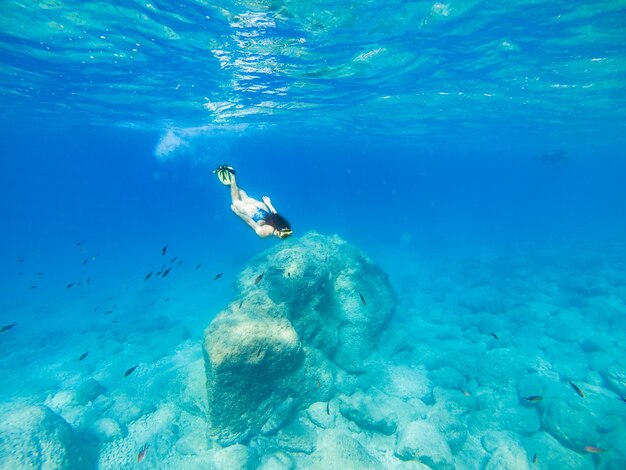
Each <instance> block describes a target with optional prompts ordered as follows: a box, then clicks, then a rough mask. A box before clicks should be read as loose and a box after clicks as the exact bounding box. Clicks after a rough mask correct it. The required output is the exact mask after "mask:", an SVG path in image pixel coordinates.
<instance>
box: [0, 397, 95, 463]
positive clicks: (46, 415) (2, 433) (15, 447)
mask: <svg viewBox="0 0 626 470" xmlns="http://www.w3.org/2000/svg"><path fill="white" fill-rule="evenodd" d="M0 415H1V416H2V417H3V419H2V420H1V421H0V468H7V469H8V468H15V469H17V468H39V469H42V470H46V469H49V470H53V469H58V468H64V469H80V468H85V465H86V463H85V462H84V459H83V457H82V455H81V453H80V445H79V442H78V439H77V437H76V435H75V433H74V430H73V429H72V428H71V427H70V425H69V424H67V422H66V421H65V420H64V419H63V418H61V417H60V416H59V415H57V414H55V413H54V412H53V411H52V410H51V409H50V408H48V407H47V406H23V405H15V406H14V405H10V406H9V405H5V406H4V407H3V409H0Z"/></svg>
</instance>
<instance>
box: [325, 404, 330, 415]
mask: <svg viewBox="0 0 626 470" xmlns="http://www.w3.org/2000/svg"><path fill="white" fill-rule="evenodd" d="M326 414H327V415H329V414H330V402H329V401H327V402H326Z"/></svg>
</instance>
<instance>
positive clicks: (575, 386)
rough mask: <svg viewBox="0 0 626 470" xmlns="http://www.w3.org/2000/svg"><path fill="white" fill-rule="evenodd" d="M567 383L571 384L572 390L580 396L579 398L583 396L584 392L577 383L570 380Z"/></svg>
mask: <svg viewBox="0 0 626 470" xmlns="http://www.w3.org/2000/svg"><path fill="white" fill-rule="evenodd" d="M569 384H570V385H571V386H572V388H573V389H574V391H575V392H576V393H578V396H580V398H585V394H584V393H583V391H582V390H581V389H580V387H579V386H578V385H576V384H575V383H574V382H570V383H569Z"/></svg>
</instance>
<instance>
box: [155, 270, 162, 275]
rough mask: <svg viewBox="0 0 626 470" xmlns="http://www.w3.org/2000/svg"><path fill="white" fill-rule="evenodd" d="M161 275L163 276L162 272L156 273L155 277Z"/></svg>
mask: <svg viewBox="0 0 626 470" xmlns="http://www.w3.org/2000/svg"><path fill="white" fill-rule="evenodd" d="M161 274H163V270H161V271H159V272H158V273H156V274H155V276H160V275H161Z"/></svg>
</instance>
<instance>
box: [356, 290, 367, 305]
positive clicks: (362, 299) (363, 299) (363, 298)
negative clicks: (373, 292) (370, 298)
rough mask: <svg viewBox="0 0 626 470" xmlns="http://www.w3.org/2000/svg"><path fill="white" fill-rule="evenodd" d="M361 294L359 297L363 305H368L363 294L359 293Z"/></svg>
mask: <svg viewBox="0 0 626 470" xmlns="http://www.w3.org/2000/svg"><path fill="white" fill-rule="evenodd" d="M357 292H358V293H359V297H361V303H362V304H363V305H367V302H366V301H365V297H363V294H361V291H357Z"/></svg>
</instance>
